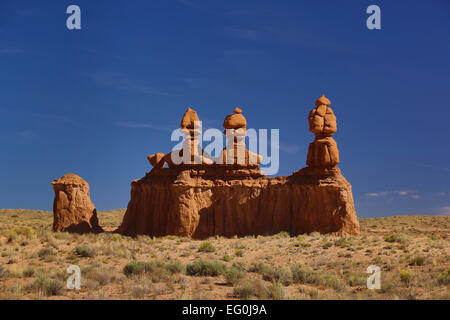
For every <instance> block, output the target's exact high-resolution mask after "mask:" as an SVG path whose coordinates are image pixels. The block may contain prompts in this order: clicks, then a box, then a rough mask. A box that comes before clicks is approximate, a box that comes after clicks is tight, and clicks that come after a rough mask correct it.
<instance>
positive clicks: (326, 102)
mask: <svg viewBox="0 0 450 320" xmlns="http://www.w3.org/2000/svg"><path fill="white" fill-rule="evenodd" d="M330 104H331V101H330V100H328V99H327V97H325V95H323V94H322V96H321V97H320V98H319V99H317V101H316V107H318V106H321V105H326V106H327V107H328V106H329V105H330Z"/></svg>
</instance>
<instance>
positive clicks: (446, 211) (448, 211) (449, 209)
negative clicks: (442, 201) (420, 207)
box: [438, 206, 450, 216]
mask: <svg viewBox="0 0 450 320" xmlns="http://www.w3.org/2000/svg"><path fill="white" fill-rule="evenodd" d="M438 212H439V213H438V215H440V216H450V206H446V207H442V208H440V209H439V211H438Z"/></svg>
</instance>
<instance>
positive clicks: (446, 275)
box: [437, 268, 450, 285]
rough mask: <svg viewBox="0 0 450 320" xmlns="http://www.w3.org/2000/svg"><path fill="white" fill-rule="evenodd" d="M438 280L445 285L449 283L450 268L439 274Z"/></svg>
mask: <svg viewBox="0 0 450 320" xmlns="http://www.w3.org/2000/svg"><path fill="white" fill-rule="evenodd" d="M437 282H438V283H439V284H440V285H443V284H444V285H448V284H450V268H449V269H448V270H447V271H444V272H442V273H441V274H440V275H439V277H438V279H437Z"/></svg>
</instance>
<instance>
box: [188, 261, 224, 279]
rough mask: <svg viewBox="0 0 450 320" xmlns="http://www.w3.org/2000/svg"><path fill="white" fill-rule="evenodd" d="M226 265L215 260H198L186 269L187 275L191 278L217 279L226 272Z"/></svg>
mask: <svg viewBox="0 0 450 320" xmlns="http://www.w3.org/2000/svg"><path fill="white" fill-rule="evenodd" d="M225 269H226V267H225V265H224V264H223V263H221V262H218V261H215V260H198V261H196V262H194V263H193V264H189V265H188V266H187V267H186V274H187V275H190V276H206V277H207V276H212V277H216V276H218V275H220V274H223V273H224V272H225Z"/></svg>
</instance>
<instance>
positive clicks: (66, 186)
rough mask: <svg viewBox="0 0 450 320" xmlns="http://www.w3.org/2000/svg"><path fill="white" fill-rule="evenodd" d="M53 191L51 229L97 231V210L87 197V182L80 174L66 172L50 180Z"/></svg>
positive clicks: (75, 231)
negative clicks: (58, 177)
mask: <svg viewBox="0 0 450 320" xmlns="http://www.w3.org/2000/svg"><path fill="white" fill-rule="evenodd" d="M52 185H53V190H54V191H55V200H54V202H53V231H54V232H63V231H67V232H74V233H87V232H93V233H99V232H102V231H103V230H102V228H101V227H100V226H99V224H98V218H97V211H96V209H95V206H94V204H93V203H92V201H91V199H90V197H89V184H88V183H87V182H86V181H84V180H83V179H82V178H81V177H80V176H78V175H76V174H73V173H68V174H66V175H64V176H62V177H61V178H60V179H56V180H54V181H53V182H52Z"/></svg>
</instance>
